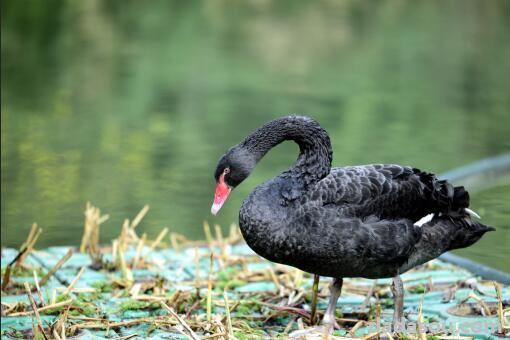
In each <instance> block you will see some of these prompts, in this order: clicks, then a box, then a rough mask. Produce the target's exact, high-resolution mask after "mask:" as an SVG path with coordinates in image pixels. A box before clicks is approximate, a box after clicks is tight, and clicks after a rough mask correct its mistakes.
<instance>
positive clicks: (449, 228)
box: [401, 212, 495, 272]
mask: <svg viewBox="0 0 510 340" xmlns="http://www.w3.org/2000/svg"><path fill="white" fill-rule="evenodd" d="M421 229H422V235H421V238H420V241H419V242H418V243H417V244H416V246H415V250H414V251H413V253H412V255H411V256H410V257H409V259H408V261H407V263H405V264H404V265H403V267H402V268H401V272H403V271H405V270H408V269H410V268H412V267H414V266H417V265H420V264H423V263H425V262H428V261H430V260H432V259H435V258H436V257H438V256H439V255H441V254H443V253H445V252H447V251H450V250H453V249H459V248H466V247H469V246H470V245H472V244H473V243H475V242H477V241H478V240H479V239H480V238H481V237H482V236H483V235H484V234H485V233H486V232H489V231H493V230H495V229H494V228H493V227H490V226H487V225H485V224H482V223H479V222H478V221H476V220H473V219H472V218H471V216H470V215H469V213H467V212H464V213H463V215H459V216H452V215H446V214H436V215H434V217H432V219H431V220H430V221H429V222H427V223H425V224H424V225H423V226H422V228H421Z"/></svg>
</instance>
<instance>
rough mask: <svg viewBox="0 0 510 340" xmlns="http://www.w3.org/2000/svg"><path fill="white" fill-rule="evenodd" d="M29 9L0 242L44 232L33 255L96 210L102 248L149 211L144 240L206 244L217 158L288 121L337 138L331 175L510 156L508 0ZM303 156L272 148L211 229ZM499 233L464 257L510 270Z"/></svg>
mask: <svg viewBox="0 0 510 340" xmlns="http://www.w3.org/2000/svg"><path fill="white" fill-rule="evenodd" d="M22 3H23V4H20V1H19V0H18V1H13V0H10V1H3V2H2V13H3V17H2V21H1V29H2V42H1V44H2V47H1V53H2V61H1V63H2V72H1V77H2V85H3V86H2V88H1V94H2V103H1V109H2V121H1V123H2V124H1V125H2V127H1V132H2V137H1V138H2V139H1V142H2V148H1V159H2V162H1V163H2V165H1V167H2V203H1V219H2V220H1V224H2V245H6V246H15V245H17V244H19V243H20V242H21V240H22V238H24V237H25V234H26V233H27V232H28V228H29V227H30V224H31V223H32V222H33V221H37V222H38V223H39V224H40V225H41V226H42V227H43V228H44V230H45V231H44V234H43V236H42V238H41V240H40V241H39V245H40V246H44V245H50V244H70V243H72V244H77V243H78V242H79V239H80V235H81V230H82V218H83V215H82V211H83V209H84V206H85V202H86V201H87V200H90V201H92V202H93V203H94V204H95V205H97V206H99V207H101V208H102V209H103V210H104V211H105V212H107V213H109V214H110V215H111V216H112V218H111V219H110V220H109V221H108V222H107V223H106V224H105V225H104V228H103V230H102V237H103V239H104V240H109V239H110V238H111V237H112V236H114V235H117V234H118V232H119V230H120V225H121V223H122V220H123V219H124V218H126V217H132V216H133V215H134V214H136V212H137V211H138V210H139V209H140V208H141V207H142V206H143V205H144V204H145V203H148V204H150V205H151V211H150V212H149V215H148V216H147V217H146V219H145V220H144V223H143V224H142V225H141V226H140V229H143V230H145V231H147V232H148V233H149V235H150V236H152V235H156V234H157V233H158V231H159V230H160V229H161V228H162V227H164V226H168V227H170V228H171V229H172V230H176V231H179V232H182V233H184V234H185V235H187V236H189V237H201V236H202V229H201V223H202V221H203V220H204V219H209V220H212V218H211V216H210V215H209V208H210V203H211V199H212V192H213V190H214V188H213V182H212V171H213V169H214V166H215V164H216V160H217V158H218V157H219V155H220V154H221V153H222V152H223V151H224V150H225V149H226V148H227V147H229V146H231V145H232V144H234V143H237V142H238V141H239V140H240V139H241V138H243V137H244V136H245V135H246V134H247V133H249V132H250V131H251V130H253V129H254V128H256V127H258V126H259V125H260V124H262V123H263V122H265V121H267V120H270V119H272V118H274V117H277V116H280V115H284V114H288V113H305V114H309V115H312V116H314V117H315V118H317V119H318V120H319V121H320V122H321V123H322V124H323V125H324V126H325V127H326V128H327V129H328V131H329V132H330V134H331V137H332V142H333V147H334V150H335V155H334V164H335V165H347V164H358V163H371V162H398V163H404V164H412V165H414V166H417V167H421V168H425V169H428V170H430V171H435V172H442V171H445V170H448V169H451V168H453V167H456V166H459V165H462V164H465V163H468V162H470V161H474V160H477V159H479V158H482V157H485V156H489V155H494V154H498V153H501V152H504V151H508V150H510V141H509V139H508V135H509V133H510V129H509V128H508V126H510V115H509V114H508V112H509V111H510V97H509V96H508V87H509V85H510V84H509V80H508V79H510V78H509V77H508V76H507V74H505V72H504V70H507V69H509V68H510V62H509V60H510V44H509V43H508V39H507V38H508V33H509V27H508V24H507V22H508V16H509V14H510V11H509V7H508V6H507V5H506V3H505V2H503V1H501V2H497V1H496V2H475V1H473V2H462V5H458V4H457V5H455V2H453V3H452V2H432V1H430V2H421V3H405V2H400V1H390V2H377V3H375V2H374V3H359V2H356V1H352V2H350V1H342V2H337V1H324V2H321V3H316V2H314V3H296V2H294V1H278V2H266V1H259V2H254V3H230V2H222V1H214V2H211V1H204V2H179V1H159V2H153V3H151V6H150V7H148V6H146V4H142V3H141V2H136V1H133V2H126V1H108V2H102V1H97V0H94V1H92V0H90V1H79V2H40V1H35V0H32V1H28V0H24V1H22ZM28 9H30V10H28ZM459 11H462V15H459ZM296 152H297V148H296V147H295V146H294V145H287V144H286V145H282V146H279V147H278V148H277V149H276V150H274V151H272V152H271V153H270V154H269V155H268V157H267V158H265V159H264V160H263V162H262V163H261V164H260V165H259V167H257V169H256V170H255V172H254V173H253V175H252V176H251V177H250V178H249V179H248V180H247V181H246V182H245V183H243V185H242V186H241V187H239V188H238V189H236V191H235V192H234V193H233V194H232V195H231V198H230V199H229V202H228V203H227V205H226V206H225V207H224V208H223V209H222V212H221V214H220V216H218V217H217V218H215V219H214V222H218V223H221V224H222V225H224V226H225V227H226V226H227V225H228V224H229V223H231V222H236V220H237V212H238V209H239V206H240V203H241V201H242V199H243V198H244V197H245V196H246V195H247V194H248V193H249V192H250V191H251V189H252V188H253V187H254V186H255V185H257V184H258V183H260V182H261V181H263V180H265V179H268V178H270V177H272V176H274V175H276V174H277V173H278V172H279V171H281V170H283V169H285V167H286V166H287V165H289V164H290V163H292V162H293V160H294V159H295V157H296V156H295V155H296ZM498 190H499V191H498V193H497V195H498V197H499V198H500V199H501V200H502V201H508V199H509V198H510V190H509V187H508V186H503V187H502V188H501V189H498ZM480 197H481V198H480V199H478V198H476V199H475V200H474V208H475V209H476V208H477V207H476V205H479V206H485V205H486V204H485V202H490V203H493V202H492V201H491V200H490V197H488V196H487V195H482V196H480ZM492 208H494V209H495V211H496V212H497V213H498V214H500V215H498V216H500V217H498V219H497V220H495V222H496V223H492V224H494V225H496V224H498V225H499V224H501V225H508V224H509V221H510V213H509V212H508V211H506V210H505V208H504V207H502V206H501V205H496V204H494V205H492V204H491V205H490V208H489V205H487V211H489V210H491V209H492ZM488 223H489V222H488ZM494 234H495V233H494ZM502 234H503V233H498V236H500V237H497V236H492V235H491V236H490V238H487V239H488V241H484V242H483V243H480V244H479V245H476V246H475V247H472V248H471V249H472V251H468V252H466V254H467V255H468V256H471V257H475V258H476V259H478V260H481V261H484V262H486V263H489V264H491V265H495V266H499V268H502V267H504V266H505V265H506V266H507V267H510V265H509V262H508V260H506V262H504V261H503V260H501V261H503V262H500V260H497V261H496V260H495V259H496V258H498V256H499V254H501V252H503V253H504V252H505V249H504V247H503V246H502V245H503V241H504V238H503V237H502V236H501V235H502ZM496 253H497V254H496ZM475 254H478V255H475ZM506 254H507V255H508V250H506ZM506 258H510V256H506ZM496 262H497V263H496ZM503 269H504V268H503ZM507 270H508V268H507Z"/></svg>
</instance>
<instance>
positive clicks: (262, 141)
mask: <svg viewBox="0 0 510 340" xmlns="http://www.w3.org/2000/svg"><path fill="white" fill-rule="evenodd" d="M286 140H293V141H294V142H296V143H297V144H298V145H299V157H298V159H297V161H296V162H295V163H294V165H293V166H292V167H291V168H290V169H289V171H288V172H287V174H290V175H291V176H292V177H293V178H296V179H300V180H303V184H304V185H305V186H308V185H310V184H313V183H315V182H317V181H320V180H321V179H322V178H324V177H326V176H327V175H328V174H329V172H330V170H331V161H332V157H333V151H332V149H331V142H330V140H329V136H328V134H327V132H326V130H324V129H323V128H322V127H321V126H320V125H319V124H318V123H317V122H316V121H314V120H313V119H310V118H308V117H301V116H288V117H283V118H280V119H276V120H273V121H271V122H269V123H267V124H265V125H264V126H262V127H260V128H259V129H258V130H256V131H255V132H253V133H252V134H251V135H249V136H248V137H247V138H246V139H245V140H244V141H242V142H241V143H240V144H239V146H240V147H241V148H243V149H245V150H247V151H248V152H249V153H250V154H251V155H252V156H253V157H254V161H255V163H256V162H258V161H259V160H260V159H261V158H262V157H264V155H265V154H266V153H267V152H268V151H269V150H270V149H271V148H273V147H274V146H276V145H278V144H280V143H281V142H283V141H286Z"/></svg>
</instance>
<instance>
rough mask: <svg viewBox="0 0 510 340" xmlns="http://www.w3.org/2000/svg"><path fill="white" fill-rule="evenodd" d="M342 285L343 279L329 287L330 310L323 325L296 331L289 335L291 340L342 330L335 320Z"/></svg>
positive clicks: (332, 282) (334, 281) (327, 310)
mask: <svg viewBox="0 0 510 340" xmlns="http://www.w3.org/2000/svg"><path fill="white" fill-rule="evenodd" d="M342 284H343V279H333V281H331V284H330V285H329V292H330V293H331V295H330V297H329V303H328V308H327V309H326V313H325V314H324V317H323V318H322V321H321V325H320V326H315V327H311V328H307V329H304V330H299V331H294V332H292V333H290V334H289V337H290V338H298V337H302V336H304V337H306V336H307V335H312V334H315V335H317V334H333V332H334V330H335V327H336V328H340V326H339V325H338V324H337V322H336V319H335V311H336V302H337V301H338V298H339V297H340V294H341V293H342Z"/></svg>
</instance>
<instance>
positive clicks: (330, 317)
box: [322, 278, 344, 330]
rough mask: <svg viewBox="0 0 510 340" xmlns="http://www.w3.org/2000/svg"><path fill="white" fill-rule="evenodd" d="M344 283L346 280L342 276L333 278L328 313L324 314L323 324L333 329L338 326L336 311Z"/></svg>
mask: <svg viewBox="0 0 510 340" xmlns="http://www.w3.org/2000/svg"><path fill="white" fill-rule="evenodd" d="M343 283H344V280H343V279H342V278H340V279H333V281H331V284H330V285H329V292H330V296H329V303H328V309H326V313H325V314H324V318H323V319H322V324H323V325H324V326H326V327H330V328H331V330H333V329H334V328H335V327H338V325H337V323H336V320H335V311H336V303H337V301H338V298H339V297H340V294H341V293H342V284H343Z"/></svg>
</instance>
